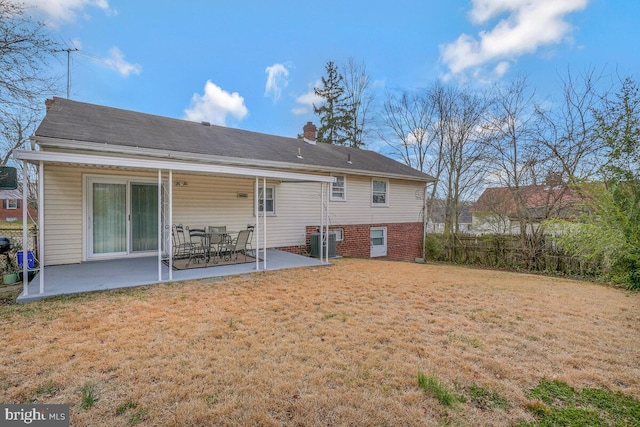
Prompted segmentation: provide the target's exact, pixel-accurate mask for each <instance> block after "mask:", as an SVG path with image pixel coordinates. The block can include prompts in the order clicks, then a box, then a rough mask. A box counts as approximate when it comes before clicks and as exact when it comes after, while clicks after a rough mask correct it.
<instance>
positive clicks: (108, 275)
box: [17, 249, 328, 302]
mask: <svg viewBox="0 0 640 427" xmlns="http://www.w3.org/2000/svg"><path fill="white" fill-rule="evenodd" d="M267 255H268V257H269V270H281V269H285V268H296V267H320V266H326V265H328V264H326V263H323V262H321V261H320V260H319V259H316V258H310V257H306V256H301V255H294V254H291V253H288V252H284V251H279V250H275V249H269V250H267ZM157 262H158V259H157V257H155V256H149V257H142V258H126V259H112V260H104V261H93V262H83V263H80V264H68V265H56V266H49V267H47V269H46V270H47V286H46V287H45V291H44V292H43V293H41V292H40V281H39V277H38V276H36V277H35V278H34V280H32V281H31V283H30V284H29V289H28V292H26V293H25V292H23V293H22V294H21V295H20V296H19V297H18V298H17V301H18V302H30V301H36V300H40V299H44V298H51V297H55V296H59V295H71V294H78V293H83V292H93V291H105V290H109V289H121V288H131V287H136V286H145V285H153V284H157V283H168V282H177V281H183V280H198V279H207V278H214V277H224V276H233V275H238V274H250V273H255V272H256V271H257V270H256V264H255V263H253V262H249V263H240V264H230V265H222V266H211V267H206V268H192V269H188V270H180V271H174V272H173V278H172V280H171V281H168V280H161V281H159V280H158V275H157V273H156V266H157ZM162 268H163V276H164V277H167V276H168V274H169V268H168V267H167V266H166V265H163V267H162Z"/></svg>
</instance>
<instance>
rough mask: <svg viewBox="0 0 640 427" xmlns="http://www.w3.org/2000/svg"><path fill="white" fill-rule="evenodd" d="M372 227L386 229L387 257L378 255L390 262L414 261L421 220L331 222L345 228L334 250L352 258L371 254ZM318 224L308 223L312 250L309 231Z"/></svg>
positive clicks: (418, 250)
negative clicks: (371, 222)
mask: <svg viewBox="0 0 640 427" xmlns="http://www.w3.org/2000/svg"><path fill="white" fill-rule="evenodd" d="M375 227H386V228H387V256H386V257H380V258H381V259H388V260H393V261H413V260H414V259H415V258H416V257H420V256H421V254H422V251H421V248H422V223H421V222H410V223H400V224H360V225H332V226H331V227H330V228H331V229H335V228H341V229H343V230H344V233H343V236H344V237H343V240H342V241H341V242H336V253H337V255H340V256H346V257H352V258H369V257H370V251H371V248H370V242H369V238H370V230H371V228H375ZM317 232H318V231H317V226H307V229H306V234H307V250H308V251H310V250H311V234H313V233H317Z"/></svg>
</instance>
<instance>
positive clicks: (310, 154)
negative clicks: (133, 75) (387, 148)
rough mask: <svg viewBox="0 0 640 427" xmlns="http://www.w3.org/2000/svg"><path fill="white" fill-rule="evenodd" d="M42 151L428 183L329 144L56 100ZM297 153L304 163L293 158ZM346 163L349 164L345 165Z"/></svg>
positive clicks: (409, 171) (395, 165) (40, 134)
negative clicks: (166, 155)
mask: <svg viewBox="0 0 640 427" xmlns="http://www.w3.org/2000/svg"><path fill="white" fill-rule="evenodd" d="M35 137H36V139H37V140H38V141H39V142H40V143H41V144H42V145H43V146H46V145H47V144H49V143H51V142H52V141H51V140H47V139H44V140H43V139H42V138H54V139H55V144H57V145H62V146H64V144H65V142H66V141H68V142H69V146H71V145H72V143H76V142H82V143H90V145H91V144H95V145H96V147H99V149H100V150H103V151H109V149H114V150H116V151H117V150H121V149H122V148H123V147H124V148H131V149H133V148H135V149H138V151H139V149H142V150H143V151H144V150H145V149H149V150H161V151H163V152H171V153H175V157H176V158H179V157H180V156H181V155H183V156H184V155H190V156H194V155H195V156H202V159H203V160H206V158H207V157H208V156H211V157H216V158H220V157H222V158H225V163H228V164H234V163H238V164H240V163H245V164H246V162H247V161H251V163H252V164H253V165H255V166H264V165H267V164H268V165H270V166H274V165H280V166H281V167H283V168H285V169H296V170H307V171H326V170H332V169H333V170H336V171H353V173H366V174H369V175H376V174H379V175H383V176H398V177H406V178H408V179H414V180H420V181H430V180H432V178H431V177H430V176H429V175H427V174H424V173H422V172H420V171H418V170H416V169H413V168H410V167H408V166H406V165H404V164H402V163H400V162H397V161H395V160H393V159H390V158H388V157H386V156H383V155H381V154H379V153H376V152H374V151H369V150H361V149H355V148H348V147H340V146H335V145H330V144H322V143H318V144H316V145H313V144H309V143H307V142H305V141H303V140H300V139H297V138H287V137H282V136H275V135H267V134H262V133H257V132H250V131H245V130H240V129H233V128H227V127H223V126H214V125H210V126H208V125H203V124H201V123H195V122H190V121H185V120H178V119H172V118H167V117H161V116H154V115H150V114H145V113H139V112H134V111H128V110H121V109H116V108H111V107H105V106H100V105H95V104H87V103H82V102H77V101H71V100H68V99H62V98H55V99H54V102H53V103H51V104H50V105H49V109H48V111H47V115H46V116H45V118H44V120H43V121H42V123H41V124H40V126H39V127H38V129H37V130H36V132H35ZM298 150H300V151H299V152H300V154H301V155H302V157H303V158H302V159H299V158H298V157H297V155H298ZM348 158H350V160H351V164H349V163H348V162H347V159H348Z"/></svg>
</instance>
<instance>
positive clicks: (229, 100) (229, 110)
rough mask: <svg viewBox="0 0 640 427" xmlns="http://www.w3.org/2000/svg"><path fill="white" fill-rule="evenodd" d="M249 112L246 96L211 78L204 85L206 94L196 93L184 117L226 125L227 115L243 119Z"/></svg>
mask: <svg viewBox="0 0 640 427" xmlns="http://www.w3.org/2000/svg"><path fill="white" fill-rule="evenodd" d="M247 114H249V110H247V107H246V106H245V105H244V98H243V97H242V96H240V94H239V93H238V92H233V93H229V92H227V91H225V90H223V89H222V88H220V87H219V86H217V85H216V84H214V83H212V82H211V80H207V83H206V84H205V85H204V94H203V95H200V94H198V93H194V94H193V97H191V106H190V107H189V108H187V109H185V110H184V118H185V119H187V120H192V121H195V122H209V123H213V124H216V125H222V126H225V125H226V119H227V116H229V115H230V116H233V117H235V118H236V119H238V120H242V119H243V118H245V117H246V116H247Z"/></svg>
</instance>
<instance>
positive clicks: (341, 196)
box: [331, 175, 347, 201]
mask: <svg viewBox="0 0 640 427" xmlns="http://www.w3.org/2000/svg"><path fill="white" fill-rule="evenodd" d="M333 177H334V178H335V179H336V182H334V183H332V184H331V200H333V201H336V200H337V201H345V200H347V178H346V177H345V176H344V175H334V176H333Z"/></svg>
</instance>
